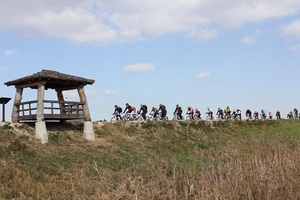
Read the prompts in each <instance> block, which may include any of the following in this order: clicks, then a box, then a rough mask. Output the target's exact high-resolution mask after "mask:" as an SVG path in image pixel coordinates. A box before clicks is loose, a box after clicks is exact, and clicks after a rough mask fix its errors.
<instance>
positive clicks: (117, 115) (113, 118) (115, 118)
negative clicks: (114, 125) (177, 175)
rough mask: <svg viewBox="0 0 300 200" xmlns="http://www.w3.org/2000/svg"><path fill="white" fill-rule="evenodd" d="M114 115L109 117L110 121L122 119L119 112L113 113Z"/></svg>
mask: <svg viewBox="0 0 300 200" xmlns="http://www.w3.org/2000/svg"><path fill="white" fill-rule="evenodd" d="M113 115H114V116H113V117H112V118H111V119H110V121H111V122H116V121H120V120H123V118H122V116H121V114H113Z"/></svg>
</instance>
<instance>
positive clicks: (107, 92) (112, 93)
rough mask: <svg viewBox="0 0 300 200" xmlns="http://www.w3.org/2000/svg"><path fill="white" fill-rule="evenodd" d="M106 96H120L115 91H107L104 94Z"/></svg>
mask: <svg viewBox="0 0 300 200" xmlns="http://www.w3.org/2000/svg"><path fill="white" fill-rule="evenodd" d="M104 94H105V95H107V96H114V95H116V94H118V92H117V91H115V90H106V91H105V92H104Z"/></svg>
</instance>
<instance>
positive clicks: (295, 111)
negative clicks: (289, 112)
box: [294, 108, 298, 119]
mask: <svg viewBox="0 0 300 200" xmlns="http://www.w3.org/2000/svg"><path fill="white" fill-rule="evenodd" d="M294 116H295V119H297V118H298V110H297V108H294Z"/></svg>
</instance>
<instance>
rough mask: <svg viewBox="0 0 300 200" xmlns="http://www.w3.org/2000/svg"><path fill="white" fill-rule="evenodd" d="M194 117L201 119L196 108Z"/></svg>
mask: <svg viewBox="0 0 300 200" xmlns="http://www.w3.org/2000/svg"><path fill="white" fill-rule="evenodd" d="M195 119H201V113H200V111H199V110H198V109H197V108H196V110H195Z"/></svg>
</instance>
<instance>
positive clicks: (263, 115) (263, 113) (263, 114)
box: [260, 109, 267, 119]
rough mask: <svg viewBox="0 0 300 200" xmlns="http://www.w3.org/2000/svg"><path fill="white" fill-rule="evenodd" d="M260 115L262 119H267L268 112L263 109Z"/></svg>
mask: <svg viewBox="0 0 300 200" xmlns="http://www.w3.org/2000/svg"><path fill="white" fill-rule="evenodd" d="M260 115H261V118H262V119H266V117H267V116H266V111H264V109H261V111H260Z"/></svg>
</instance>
